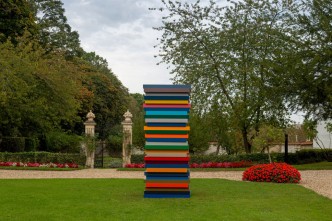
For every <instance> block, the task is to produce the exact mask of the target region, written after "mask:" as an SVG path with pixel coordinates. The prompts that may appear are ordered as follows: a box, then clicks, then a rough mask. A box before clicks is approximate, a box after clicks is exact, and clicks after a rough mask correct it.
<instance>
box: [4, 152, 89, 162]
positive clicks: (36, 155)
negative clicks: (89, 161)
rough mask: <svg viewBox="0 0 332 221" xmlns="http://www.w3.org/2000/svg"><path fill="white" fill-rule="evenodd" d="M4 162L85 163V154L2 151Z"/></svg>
mask: <svg viewBox="0 0 332 221" xmlns="http://www.w3.org/2000/svg"><path fill="white" fill-rule="evenodd" d="M0 161H2V162H23V163H27V162H37V163H49V162H55V163H76V164H79V165H85V156H84V155H81V154H78V153H49V152H19V153H9V152H0Z"/></svg>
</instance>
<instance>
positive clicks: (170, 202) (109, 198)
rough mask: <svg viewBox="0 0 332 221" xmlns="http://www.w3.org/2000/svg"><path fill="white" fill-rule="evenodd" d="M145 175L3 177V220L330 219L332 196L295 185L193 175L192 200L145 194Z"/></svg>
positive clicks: (0, 191)
mask: <svg viewBox="0 0 332 221" xmlns="http://www.w3.org/2000/svg"><path fill="white" fill-rule="evenodd" d="M143 189H144V183H143V180H137V179H136V180H132V179H41V180H0V196H1V197H0V220H11V221H15V220H20V221H21V220H31V221H32V220H33V221H38V220H48V221H50V220H66V221H68V220H126V221H129V220H158V221H162V220H167V221H170V220H174V221H177V220H200V221H201V220H208V221H211V220H218V221H220V220H227V221H232V220H236V221H241V220H244V221H255V220H278V221H283V220H289V221H293V220H301V221H305V220H308V221H312V220H320V221H323V220H326V221H330V220H331V217H332V200H330V199H328V198H325V197H322V196H319V195H318V194H316V193H314V192H313V191H310V190H307V189H305V188H304V187H302V186H299V185H295V184H271V183H251V182H237V181H228V180H221V179H193V180H192V182H191V191H192V197H191V198H190V199H144V198H143Z"/></svg>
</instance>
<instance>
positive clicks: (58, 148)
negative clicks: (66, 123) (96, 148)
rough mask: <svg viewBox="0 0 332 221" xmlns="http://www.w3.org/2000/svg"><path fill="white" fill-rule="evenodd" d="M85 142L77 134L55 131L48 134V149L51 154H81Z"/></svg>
mask: <svg viewBox="0 0 332 221" xmlns="http://www.w3.org/2000/svg"><path fill="white" fill-rule="evenodd" d="M82 140H83V138H82V137H81V136H78V135H76V134H67V133H64V132H58V131H53V132H50V133H48V134H46V147H47V151H50V152H65V153H79V151H80V143H81V141H82Z"/></svg>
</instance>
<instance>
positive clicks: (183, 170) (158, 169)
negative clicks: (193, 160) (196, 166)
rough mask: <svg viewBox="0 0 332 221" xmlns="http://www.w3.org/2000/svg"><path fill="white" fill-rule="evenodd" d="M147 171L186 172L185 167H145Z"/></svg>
mask: <svg viewBox="0 0 332 221" xmlns="http://www.w3.org/2000/svg"><path fill="white" fill-rule="evenodd" d="M145 171H146V172H148V173H186V172H187V171H188V169H186V168H146V169H145Z"/></svg>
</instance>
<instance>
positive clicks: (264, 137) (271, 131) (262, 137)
mask: <svg viewBox="0 0 332 221" xmlns="http://www.w3.org/2000/svg"><path fill="white" fill-rule="evenodd" d="M283 138H284V132H283V130H282V129H279V128H276V127H273V126H268V125H264V126H262V127H261V128H260V131H259V132H258V135H257V136H256V137H255V138H254V140H253V146H254V147H255V148H257V150H258V151H261V152H263V151H264V150H265V149H269V147H270V146H271V145H273V144H275V143H281V142H282V141H283ZM268 151H269V150H268Z"/></svg>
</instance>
